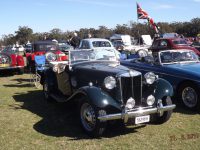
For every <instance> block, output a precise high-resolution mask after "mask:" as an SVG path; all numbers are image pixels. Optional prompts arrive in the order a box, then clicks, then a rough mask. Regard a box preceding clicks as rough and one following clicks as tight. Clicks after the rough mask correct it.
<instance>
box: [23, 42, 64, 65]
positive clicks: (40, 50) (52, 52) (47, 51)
mask: <svg viewBox="0 0 200 150" xmlns="http://www.w3.org/2000/svg"><path fill="white" fill-rule="evenodd" d="M31 48H32V50H31V52H30V53H29V52H27V53H26V58H27V65H28V66H29V67H33V66H35V56H36V55H45V56H46V60H47V62H50V61H63V60H66V59H67V55H65V53H63V52H62V51H61V50H59V47H58V44H57V42H54V41H51V40H44V41H36V42H34V43H32V47H31Z"/></svg>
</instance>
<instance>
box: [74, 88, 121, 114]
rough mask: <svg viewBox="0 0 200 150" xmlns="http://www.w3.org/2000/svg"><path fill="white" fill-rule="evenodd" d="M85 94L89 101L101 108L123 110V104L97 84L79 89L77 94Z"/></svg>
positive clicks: (113, 110) (114, 110)
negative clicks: (96, 85)
mask: <svg viewBox="0 0 200 150" xmlns="http://www.w3.org/2000/svg"><path fill="white" fill-rule="evenodd" d="M80 93H82V94H84V95H86V96H87V98H88V101H89V102H90V103H91V104H93V105H94V106H95V107H98V108H100V109H104V110H107V111H108V112H110V113H111V110H112V112H121V110H122V108H121V104H120V102H119V103H117V102H116V100H114V99H113V98H112V97H110V96H109V95H108V94H107V93H105V92H104V91H102V90H101V89H100V88H98V87H95V86H84V87H81V88H80V89H78V91H77V92H76V94H75V95H74V96H76V95H77V94H80ZM74 96H73V97H74Z"/></svg>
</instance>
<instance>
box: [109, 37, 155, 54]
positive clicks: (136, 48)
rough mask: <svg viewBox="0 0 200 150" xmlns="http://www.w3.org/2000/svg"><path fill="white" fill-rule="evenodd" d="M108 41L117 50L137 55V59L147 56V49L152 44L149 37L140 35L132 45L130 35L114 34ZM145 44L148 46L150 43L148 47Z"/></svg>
mask: <svg viewBox="0 0 200 150" xmlns="http://www.w3.org/2000/svg"><path fill="white" fill-rule="evenodd" d="M149 38H150V39H149ZM110 40H111V42H112V43H113V45H114V47H115V48H116V49H117V50H119V51H126V52H130V53H132V54H137V55H138V56H139V57H144V56H147V55H148V53H149V51H148V48H149V47H150V46H151V44H152V43H151V37H150V35H149V36H148V35H142V36H141V37H140V39H138V40H137V42H136V41H135V43H133V41H132V38H131V36H130V35H122V34H114V35H113V36H112V37H110ZM149 41H150V42H149ZM146 42H147V43H148V44H149V43H150V45H148V44H147V43H146Z"/></svg>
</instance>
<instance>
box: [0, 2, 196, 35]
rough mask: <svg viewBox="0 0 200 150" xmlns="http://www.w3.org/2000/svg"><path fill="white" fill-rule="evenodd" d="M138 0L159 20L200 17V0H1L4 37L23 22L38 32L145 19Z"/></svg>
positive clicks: (0, 10)
mask: <svg viewBox="0 0 200 150" xmlns="http://www.w3.org/2000/svg"><path fill="white" fill-rule="evenodd" d="M136 2H137V3H139V4H140V6H141V8H142V9H144V10H145V11H146V12H147V13H148V14H149V15H150V16H151V17H152V18H153V19H154V21H155V22H170V23H171V22H179V21H190V20H191V19H193V18H196V17H200V0H137V1H136V0H1V1H0V6H1V8H0V19H1V21H0V37H1V36H2V35H4V34H14V33H15V31H17V30H18V28H19V26H28V27H30V28H32V29H33V32H34V33H35V32H49V31H50V30H52V29H53V28H59V29H61V30H62V31H63V32H65V31H75V30H79V29H80V28H98V27H99V26H102V25H103V26H106V27H108V28H115V26H116V25H117V24H121V25H122V24H129V22H130V21H135V22H137V21H139V22H144V21H145V20H137V11H136Z"/></svg>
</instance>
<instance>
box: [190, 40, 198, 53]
mask: <svg viewBox="0 0 200 150" xmlns="http://www.w3.org/2000/svg"><path fill="white" fill-rule="evenodd" d="M191 46H192V47H194V48H196V49H197V50H199V51H200V42H198V41H196V42H193V43H192V44H191Z"/></svg>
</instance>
